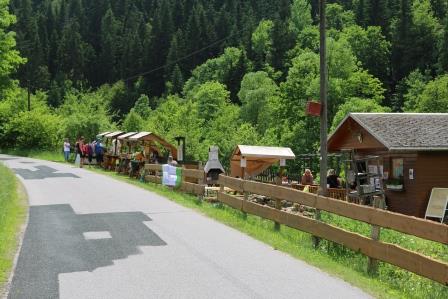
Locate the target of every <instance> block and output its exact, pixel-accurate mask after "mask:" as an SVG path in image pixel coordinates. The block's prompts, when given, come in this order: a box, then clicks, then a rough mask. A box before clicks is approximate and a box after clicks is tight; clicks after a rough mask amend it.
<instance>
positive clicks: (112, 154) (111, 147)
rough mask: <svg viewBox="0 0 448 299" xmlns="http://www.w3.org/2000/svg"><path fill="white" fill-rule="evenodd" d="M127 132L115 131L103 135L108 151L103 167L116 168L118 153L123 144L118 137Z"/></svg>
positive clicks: (105, 154)
mask: <svg viewBox="0 0 448 299" xmlns="http://www.w3.org/2000/svg"><path fill="white" fill-rule="evenodd" d="M123 134H125V132H122V131H115V132H112V133H109V134H106V135H104V136H103V138H104V141H105V147H106V151H105V153H104V162H103V167H104V168H105V169H109V170H112V169H114V168H115V165H116V162H117V159H118V157H119V156H118V153H119V152H120V148H121V144H120V142H119V140H118V137H119V136H121V135H123Z"/></svg>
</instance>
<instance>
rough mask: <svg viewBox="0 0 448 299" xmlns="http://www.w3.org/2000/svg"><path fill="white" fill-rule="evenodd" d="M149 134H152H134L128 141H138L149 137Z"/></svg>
mask: <svg viewBox="0 0 448 299" xmlns="http://www.w3.org/2000/svg"><path fill="white" fill-rule="evenodd" d="M151 134H152V133H151V132H140V133H138V134H135V135H133V136H131V137H129V139H130V140H134V141H137V140H140V139H142V138H143V137H146V136H148V135H151Z"/></svg>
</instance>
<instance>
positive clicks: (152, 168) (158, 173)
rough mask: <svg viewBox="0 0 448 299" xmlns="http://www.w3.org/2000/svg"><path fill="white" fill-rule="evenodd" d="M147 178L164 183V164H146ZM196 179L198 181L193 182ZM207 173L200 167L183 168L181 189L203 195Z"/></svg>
mask: <svg viewBox="0 0 448 299" xmlns="http://www.w3.org/2000/svg"><path fill="white" fill-rule="evenodd" d="M144 177H145V180H146V181H147V182H152V183H156V184H162V164H145V176H144ZM194 181H196V183H193V182H194ZM204 181H205V173H204V171H203V170H200V169H185V168H184V169H182V184H181V186H180V190H181V191H184V192H187V193H192V194H196V195H200V196H203V195H204V193H205V184H204Z"/></svg>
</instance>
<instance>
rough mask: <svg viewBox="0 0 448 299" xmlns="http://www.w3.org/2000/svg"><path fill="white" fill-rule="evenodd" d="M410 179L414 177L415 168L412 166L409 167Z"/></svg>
mask: <svg viewBox="0 0 448 299" xmlns="http://www.w3.org/2000/svg"><path fill="white" fill-rule="evenodd" d="M409 179H410V180H413V179H414V169H412V168H410V169H409Z"/></svg>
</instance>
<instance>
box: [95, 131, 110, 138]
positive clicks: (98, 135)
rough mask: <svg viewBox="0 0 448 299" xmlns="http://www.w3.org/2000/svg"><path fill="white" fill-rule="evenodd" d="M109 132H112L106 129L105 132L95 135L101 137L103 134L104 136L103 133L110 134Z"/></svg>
mask: <svg viewBox="0 0 448 299" xmlns="http://www.w3.org/2000/svg"><path fill="white" fill-rule="evenodd" d="M110 133H112V132H109V131H107V132H103V133H100V134H98V135H96V136H97V137H103V136H105V135H107V134H110Z"/></svg>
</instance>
